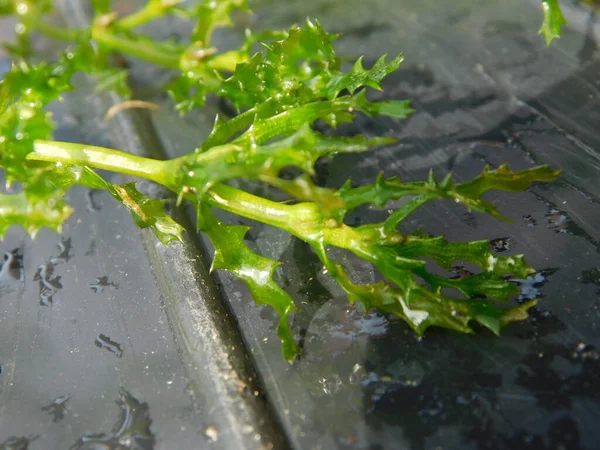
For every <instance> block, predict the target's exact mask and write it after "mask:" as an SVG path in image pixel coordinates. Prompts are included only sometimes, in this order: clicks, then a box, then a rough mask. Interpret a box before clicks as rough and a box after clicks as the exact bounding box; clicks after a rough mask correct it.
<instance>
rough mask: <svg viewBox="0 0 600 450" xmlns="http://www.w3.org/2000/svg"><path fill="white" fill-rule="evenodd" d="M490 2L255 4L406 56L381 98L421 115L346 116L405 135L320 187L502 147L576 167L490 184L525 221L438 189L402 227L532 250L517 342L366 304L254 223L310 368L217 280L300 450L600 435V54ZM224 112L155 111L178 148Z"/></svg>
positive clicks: (364, 46)
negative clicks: (420, 331)
mask: <svg viewBox="0 0 600 450" xmlns="http://www.w3.org/2000/svg"><path fill="white" fill-rule="evenodd" d="M492 3H493V2H479V3H477V2H472V1H467V0H465V1H452V2H434V1H424V2H423V1H422V2H412V1H408V2H402V4H401V5H400V4H398V3H394V2H390V1H387V0H378V1H372V2H368V4H366V3H364V2H359V1H358V0H357V1H350V2H343V3H339V2H328V1H319V0H313V1H308V2H303V3H302V4H295V6H294V8H289V7H287V6H284V5H282V4H279V3H277V2H268V4H267V5H265V6H264V8H259V14H258V19H257V22H258V25H259V26H260V25H263V26H265V27H269V26H289V24H291V23H300V22H302V20H303V18H304V17H306V16H316V17H319V20H321V21H322V23H323V24H324V26H325V27H326V29H328V30H332V31H338V30H339V31H342V32H343V33H344V35H343V36H342V37H341V38H340V39H339V40H338V41H337V43H338V48H341V49H342V52H343V54H344V55H347V56H351V57H357V56H359V55H361V54H364V55H365V65H366V64H367V61H371V62H372V61H375V60H376V58H377V56H379V55H380V54H381V53H389V54H396V53H397V52H398V51H402V52H403V53H404V55H405V58H406V62H405V64H404V66H403V67H402V68H401V69H400V70H399V71H398V72H396V73H395V74H393V75H392V76H391V77H390V79H389V80H386V82H385V83H384V86H383V87H384V91H383V93H375V94H373V98H408V99H411V100H412V103H413V106H414V107H415V109H416V110H417V112H416V113H415V114H414V115H413V116H411V117H410V118H409V119H407V120H406V121H402V122H398V121H393V120H390V119H381V120H375V121H374V120H371V119H367V118H364V117H363V118H359V119H358V121H357V125H355V126H353V127H348V128H346V129H345V131H348V132H350V133H357V132H363V133H367V134H369V135H378V134H379V135H386V136H389V135H392V136H396V137H398V138H399V142H398V144H396V145H393V146H390V147H387V148H383V149H380V150H377V151H376V152H373V153H371V154H369V156H368V157H366V158H365V157H363V156H357V155H344V156H342V157H338V158H335V159H334V160H333V162H331V163H329V164H328V165H325V164H318V169H319V171H318V173H317V177H316V180H317V181H318V182H319V183H321V184H325V185H328V186H333V187H339V186H340V185H341V184H342V183H343V182H345V181H346V179H347V178H348V177H349V176H351V177H352V179H353V182H354V183H355V184H360V183H362V182H369V181H372V180H373V179H374V177H375V176H376V175H377V174H378V173H379V172H384V174H385V175H386V176H394V175H399V176H401V177H402V179H404V180H406V181H413V180H422V179H426V178H427V174H428V172H429V169H430V168H433V170H434V172H435V174H436V176H438V178H439V177H442V176H443V175H445V174H446V173H447V172H448V171H452V172H453V173H454V177H455V179H456V181H457V182H459V181H466V180H468V179H470V178H472V177H474V176H476V175H478V174H479V173H480V172H481V170H482V168H483V167H484V166H485V165H486V164H489V165H490V166H491V167H498V166H499V165H500V164H502V163H505V162H508V163H509V164H510V166H511V167H512V168H514V169H525V168H528V167H531V166H533V165H535V164H551V165H552V166H553V167H559V168H561V169H563V174H562V175H561V179H560V180H559V181H558V182H556V183H552V184H539V185H537V186H535V187H534V188H532V189H531V190H530V191H529V192H525V193H521V194H508V193H503V194H490V195H489V196H488V197H487V198H486V199H487V200H489V201H491V202H492V203H494V204H495V205H496V206H497V207H498V209H499V210H500V211H502V212H503V213H504V214H506V215H507V216H508V217H509V218H510V219H511V220H512V223H510V224H507V223H502V222H498V221H496V220H494V219H492V218H489V217H486V216H483V215H481V214H477V213H468V212H466V211H465V210H464V209H462V208H459V207H456V206H455V205H452V204H449V203H444V202H438V203H435V204H431V205H427V206H426V207H424V208H422V209H421V210H419V211H417V212H416V213H414V214H413V215H411V216H409V217H408V219H407V220H406V221H405V222H404V223H403V224H402V225H401V227H402V231H404V232H412V231H414V230H416V229H422V230H423V231H424V232H429V233H431V234H433V235H445V236H446V237H447V238H448V239H449V240H450V241H459V240H473V239H485V240H489V241H490V246H491V248H492V249H493V250H494V251H495V252H498V253H502V254H503V255H514V254H525V255H526V259H527V261H528V262H529V263H530V264H531V265H532V266H533V267H534V268H536V269H537V272H536V273H535V274H532V275H531V276H529V277H527V279H524V280H516V279H515V280H513V281H514V282H515V283H517V284H518V286H519V290H520V294H519V295H518V296H517V297H516V298H514V299H513V300H511V302H512V304H515V303H518V302H520V301H524V300H526V299H532V298H537V299H538V300H539V303H538V305H537V306H536V307H535V308H534V310H533V312H532V314H531V317H530V319H529V320H528V321H526V322H524V323H520V324H516V325H512V326H510V327H508V328H507V329H506V330H505V331H504V333H503V336H502V337H501V338H496V337H494V336H491V334H490V333H487V332H486V331H483V330H478V334H477V335H475V336H460V335H456V334H453V333H449V332H445V331H440V330H430V331H429V332H428V333H427V335H426V336H425V337H424V338H423V339H419V338H417V337H416V336H415V335H414V334H413V333H412V332H411V331H410V330H409V329H408V327H407V326H406V325H405V324H404V323H403V322H401V321H399V320H398V319H395V318H393V317H387V316H385V315H380V314H378V313H376V312H368V313H367V314H366V315H364V314H363V313H362V312H360V311H357V310H356V309H355V308H354V307H352V306H349V305H348V304H347V301H346V299H345V296H344V295H343V293H342V292H341V291H340V289H339V288H337V287H336V286H335V285H334V283H332V282H331V281H330V280H329V279H328V278H327V276H326V274H323V273H322V265H321V264H320V263H319V262H318V259H317V258H316V257H315V255H314V254H313V253H312V252H311V251H310V249H308V248H307V247H306V246H305V245H304V244H302V243H298V242H297V241H295V240H294V239H291V238H289V237H288V236H286V235H285V234H284V233H281V232H279V231H276V230H272V229H269V228H267V227H261V226H260V225H258V224H256V223H252V224H251V225H252V226H253V228H252V231H251V233H250V234H249V236H248V243H249V244H251V245H252V246H253V248H254V249H257V250H259V251H261V252H263V253H264V254H266V255H267V256H269V257H272V258H274V259H277V260H280V261H282V262H283V265H282V266H281V268H280V271H279V277H280V281H281V284H282V286H284V287H285V289H286V290H287V291H288V292H290V293H291V294H292V295H293V297H294V299H295V301H296V304H297V305H298V306H299V308H300V309H299V311H298V312H297V313H296V314H295V316H294V320H293V329H294V331H295V333H296V335H297V337H298V340H299V342H300V343H301V346H302V348H303V354H302V356H301V357H300V358H299V359H298V360H297V361H296V362H295V364H294V365H292V366H291V367H290V366H289V365H287V364H286V363H284V362H283V361H281V358H280V356H279V343H278V340H277V337H276V334H275V330H276V319H275V316H274V314H273V313H272V312H271V311H269V310H268V309H266V308H264V307H259V308H256V307H255V306H254V305H253V304H252V303H251V299H250V298H249V296H248V294H247V291H246V290H245V289H244V286H243V285H242V284H241V283H239V282H238V281H236V280H235V279H233V278H232V277H230V276H228V275H227V274H217V279H218V280H219V283H220V285H221V287H222V291H223V292H224V295H225V297H226V298H227V299H228V300H229V302H230V304H231V306H232V308H233V311H234V312H235V314H236V317H237V319H238V321H239V324H240V327H241V329H242V331H243V333H244V337H245V339H246V341H247V343H248V347H249V348H250V351H251V352H252V355H253V357H254V359H255V362H256V364H257V366H258V368H259V371H260V374H261V377H262V380H263V384H264V386H265V390H266V394H267V396H268V398H269V399H270V400H271V402H273V403H274V404H275V405H276V406H277V409H278V411H279V417H280V420H281V421H282V423H283V425H284V428H285V430H286V431H287V433H288V435H289V436H291V437H292V438H291V439H292V443H293V445H294V447H295V448H298V449H308V448H323V449H325V448H326V449H361V450H362V449H392V448H406V449H412V448H414V449H432V448H444V449H445V448H451V449H454V448H456V449H459V448H460V449H475V448H483V449H485V448H489V449H513V448H524V449H558V448H564V449H579V448H581V449H587V448H598V447H599V446H600V434H599V431H598V428H597V423H598V421H599V420H600V406H599V405H600V396H599V393H598V392H597V389H596V388H595V385H596V384H597V380H596V378H597V376H598V375H597V374H598V367H597V360H596V359H594V356H596V355H597V353H594V352H595V351H596V350H595V349H597V348H598V345H600V334H599V333H598V331H597V330H598V329H599V328H598V324H599V322H598V321H599V320H600V312H599V308H600V298H599V297H598V293H599V286H600V281H598V279H599V278H598V277H597V272H598V267H600V255H599V253H598V247H599V245H598V242H600V241H599V239H600V231H599V229H598V226H597V224H598V223H600V203H599V198H600V190H599V189H598V186H599V184H598V182H597V180H598V179H599V176H600V175H599V173H600V156H599V155H600V153H599V151H598V149H599V148H600V136H599V135H598V126H597V124H598V118H600V91H599V87H600V78H599V77H598V73H600V60H599V59H598V58H599V56H600V55H599V53H598V51H597V50H595V47H594V46H595V45H596V44H595V43H593V39H594V38H593V35H592V34H590V33H589V32H588V31H589V30H590V29H591V28H588V27H587V25H586V27H584V28H582V30H581V32H578V31H577V30H576V29H573V28H572V29H570V30H567V31H566V33H565V35H564V36H563V38H562V39H561V40H560V41H559V42H557V43H555V44H553V46H552V47H550V48H545V46H544V43H543V41H542V40H540V39H539V37H538V36H537V35H536V30H537V28H538V21H539V9H538V8H537V7H536V6H537V5H536V4H534V3H533V2H532V3H531V4H527V3H523V2H517V1H516V0H515V1H512V0H511V1H509V2H496V3H495V4H492ZM514 11H519V14H518V15H515V14H514ZM591 43H593V45H592V44H591ZM154 100H156V99H154ZM158 101H160V100H158ZM210 108H211V105H210V104H209V105H208V108H207V110H205V111H204V112H202V113H200V114H198V115H197V116H194V117H193V118H189V119H187V120H186V123H187V124H188V125H182V126H178V127H177V133H174V132H173V129H174V128H175V123H176V119H175V116H172V115H171V114H169V113H168V112H166V110H163V111H161V112H160V113H157V114H156V115H155V116H154V117H155V119H156V120H155V125H156V127H157V128H158V130H159V131H160V134H161V140H162V141H163V142H164V143H165V146H166V149H167V152H168V153H169V154H170V155H171V156H175V155H179V154H182V153H184V152H187V151H189V148H193V147H194V145H195V144H194V143H195V142H197V141H198V139H201V138H202V136H206V134H207V133H208V132H209V130H210V126H211V123H212V122H211V117H212V115H213V114H214V113H215V112H216V111H218V105H215V106H214V110H211V109H210ZM198 121H199V122H200V125H198ZM191 124H193V125H191ZM244 187H245V188H248V189H257V192H259V193H264V191H261V190H260V189H261V188H260V187H258V188H257V187H256V186H252V185H244ZM385 217H387V214H386V210H377V209H369V208H363V209H361V210H359V211H357V212H355V213H352V214H351V215H350V216H349V217H348V218H347V220H346V223H348V224H351V225H358V224H364V223H369V222H372V221H376V220H382V219H384V218H385ZM229 220H230V221H231V222H233V223H238V222H239V220H238V219H237V218H229ZM337 256H339V258H340V261H342V262H343V263H344V264H347V265H349V266H350V267H352V270H351V274H352V276H353V277H355V279H357V280H360V281H362V282H364V283H370V282H374V281H376V280H377V277H378V275H377V274H376V273H374V272H373V270H372V268H371V267H369V266H367V265H363V264H361V263H360V261H356V260H355V259H354V258H353V257H351V256H348V255H345V254H342V255H336V257H337ZM473 271H474V268H473V267H469V266H466V265H464V263H462V262H461V261H456V262H455V264H454V266H453V267H452V273H453V274H454V276H456V277H468V276H471V275H472V273H473ZM578 349H579V350H578ZM586 349H589V353H586V351H588V350H586ZM582 352H583V353H582ZM582 354H585V355H590V356H587V357H585V358H584V357H583V356H582Z"/></svg>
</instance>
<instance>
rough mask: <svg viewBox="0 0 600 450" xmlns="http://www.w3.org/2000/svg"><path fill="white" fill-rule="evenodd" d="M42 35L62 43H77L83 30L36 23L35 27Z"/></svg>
mask: <svg viewBox="0 0 600 450" xmlns="http://www.w3.org/2000/svg"><path fill="white" fill-rule="evenodd" d="M32 28H34V29H35V30H37V31H39V32H40V33H42V34H44V35H46V36H48V37H51V38H52V39H57V40H61V41H71V42H72V41H76V40H77V39H78V38H79V35H80V34H81V33H82V31H83V30H76V29H72V28H62V27H57V26H54V25H50V24H49V23H45V22H36V23H35V24H34V25H33V27H32Z"/></svg>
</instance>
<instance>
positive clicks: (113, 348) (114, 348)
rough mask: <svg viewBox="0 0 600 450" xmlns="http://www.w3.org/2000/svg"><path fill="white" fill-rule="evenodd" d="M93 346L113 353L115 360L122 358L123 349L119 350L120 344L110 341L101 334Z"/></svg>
mask: <svg viewBox="0 0 600 450" xmlns="http://www.w3.org/2000/svg"><path fill="white" fill-rule="evenodd" d="M94 345H95V346H96V347H98V348H103V349H105V350H108V351H109V352H111V353H114V354H115V355H116V356H117V358H120V357H121V356H123V349H122V348H121V344H119V343H118V342H115V341H112V340H111V339H110V338H109V337H108V336H106V335H104V334H101V335H99V336H98V337H97V338H96V340H95V341H94Z"/></svg>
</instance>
